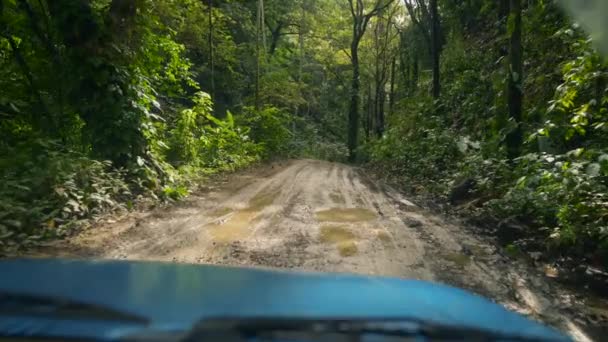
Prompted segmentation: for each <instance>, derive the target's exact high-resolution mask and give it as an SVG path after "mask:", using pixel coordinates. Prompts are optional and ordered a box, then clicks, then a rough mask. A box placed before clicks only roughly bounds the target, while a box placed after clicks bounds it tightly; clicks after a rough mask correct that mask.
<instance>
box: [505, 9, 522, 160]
mask: <svg viewBox="0 0 608 342" xmlns="http://www.w3.org/2000/svg"><path fill="white" fill-rule="evenodd" d="M508 27H509V37H510V38H509V75H508V91H507V94H508V107H509V118H510V120H511V121H512V122H513V124H514V125H515V127H514V128H513V129H512V130H511V132H509V133H508V134H507V137H506V145H507V155H508V157H509V159H511V160H513V159H515V158H517V157H518V156H519V155H520V152H521V145H522V140H523V133H522V128H521V119H522V107H523V92H522V84H523V82H522V80H523V63H522V57H523V56H522V55H523V51H522V45H521V0H511V2H510V15H509V25H508Z"/></svg>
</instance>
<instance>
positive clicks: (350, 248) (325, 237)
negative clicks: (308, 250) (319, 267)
mask: <svg viewBox="0 0 608 342" xmlns="http://www.w3.org/2000/svg"><path fill="white" fill-rule="evenodd" d="M356 238H357V237H356V236H355V234H354V233H353V232H351V231H350V230H348V228H347V227H346V226H330V225H325V226H321V232H320V235H319V239H320V240H321V242H323V243H327V244H333V245H336V248H337V249H338V253H339V254H340V256H343V257H348V256H352V255H355V254H357V252H358V249H357V243H356V242H355V240H356Z"/></svg>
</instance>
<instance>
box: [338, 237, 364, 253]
mask: <svg viewBox="0 0 608 342" xmlns="http://www.w3.org/2000/svg"><path fill="white" fill-rule="evenodd" d="M337 247H338V253H339V254H340V256H342V257H349V256H353V255H355V254H357V252H358V251H359V249H358V248H357V243H356V242H355V241H352V240H351V241H345V242H341V243H339V244H338V246H337Z"/></svg>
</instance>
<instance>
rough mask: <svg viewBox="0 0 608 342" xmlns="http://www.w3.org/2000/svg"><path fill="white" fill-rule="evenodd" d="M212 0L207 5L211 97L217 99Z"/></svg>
mask: <svg viewBox="0 0 608 342" xmlns="http://www.w3.org/2000/svg"><path fill="white" fill-rule="evenodd" d="M211 1H212V0H208V3H207V7H209V8H208V12H207V15H208V17H209V35H208V37H207V38H208V40H209V64H210V65H211V98H212V99H213V100H214V101H215V60H214V57H215V56H214V51H213V49H214V47H213V7H212V6H211Z"/></svg>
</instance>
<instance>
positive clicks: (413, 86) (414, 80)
mask: <svg viewBox="0 0 608 342" xmlns="http://www.w3.org/2000/svg"><path fill="white" fill-rule="evenodd" d="M419 76H420V66H419V65H418V55H416V54H414V58H413V61H412V79H411V80H412V84H411V87H410V88H411V92H412V93H414V92H415V91H416V90H417V89H418V78H419Z"/></svg>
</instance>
